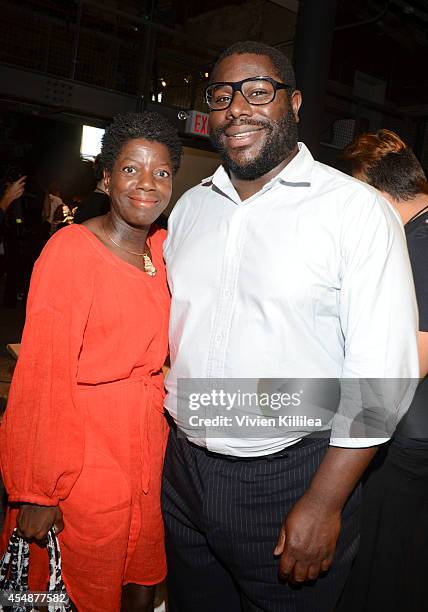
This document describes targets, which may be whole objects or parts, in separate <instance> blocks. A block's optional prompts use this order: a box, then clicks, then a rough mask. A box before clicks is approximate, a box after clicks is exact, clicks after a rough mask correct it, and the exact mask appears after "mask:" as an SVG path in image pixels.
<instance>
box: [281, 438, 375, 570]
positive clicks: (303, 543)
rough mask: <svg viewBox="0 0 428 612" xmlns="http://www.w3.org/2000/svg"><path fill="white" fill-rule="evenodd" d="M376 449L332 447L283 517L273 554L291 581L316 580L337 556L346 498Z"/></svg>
mask: <svg viewBox="0 0 428 612" xmlns="http://www.w3.org/2000/svg"><path fill="white" fill-rule="evenodd" d="M376 451H377V446H373V447H369V448H339V447H334V446H330V447H329V449H328V450H327V452H326V454H325V456H324V459H323V460H322V462H321V464H320V466H319V468H318V470H317V471H316V472H315V474H314V477H313V479H312V482H311V484H310V485H309V488H308V489H307V491H306V493H304V494H303V495H302V497H301V498H300V499H299V500H298V501H297V503H296V504H295V505H294V506H293V508H292V509H291V510H290V512H289V513H288V515H287V517H286V518H285V520H284V523H283V525H282V527H281V531H280V533H279V538H278V542H277V544H276V547H275V550H274V554H275V555H281V559H280V562H279V573H280V575H281V576H282V577H283V578H284V579H287V580H290V582H304V581H305V580H315V579H316V578H317V577H318V576H319V574H320V573H321V572H323V571H326V570H327V569H328V568H329V567H330V565H331V563H332V561H333V557H334V552H335V550H336V542H337V538H338V537H339V532H340V525H341V514H342V509H343V507H344V505H345V503H346V500H347V499H348V497H349V496H350V495H351V493H352V491H353V489H354V487H355V485H356V484H357V483H358V481H359V479H360V478H361V476H362V474H363V472H364V470H365V469H366V467H367V466H368V464H369V463H370V461H371V459H372V458H373V457H374V455H375V454H376Z"/></svg>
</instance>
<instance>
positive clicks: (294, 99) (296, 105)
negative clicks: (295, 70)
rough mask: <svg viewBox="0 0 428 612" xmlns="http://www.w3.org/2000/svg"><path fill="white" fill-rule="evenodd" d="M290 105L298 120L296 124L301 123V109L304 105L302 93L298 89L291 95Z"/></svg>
mask: <svg viewBox="0 0 428 612" xmlns="http://www.w3.org/2000/svg"><path fill="white" fill-rule="evenodd" d="M290 105H291V110H292V112H293V115H294V119H295V120H296V123H299V121H300V118H299V109H300V107H301V105H302V92H301V91H299V90H298V89H295V90H294V91H293V93H292V94H291V96H290Z"/></svg>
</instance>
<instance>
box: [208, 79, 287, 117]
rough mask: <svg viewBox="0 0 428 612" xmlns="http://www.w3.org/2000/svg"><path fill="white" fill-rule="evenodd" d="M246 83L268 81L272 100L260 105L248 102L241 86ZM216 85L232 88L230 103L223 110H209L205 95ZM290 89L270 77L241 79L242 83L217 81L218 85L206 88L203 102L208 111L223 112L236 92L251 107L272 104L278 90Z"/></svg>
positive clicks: (213, 84)
mask: <svg viewBox="0 0 428 612" xmlns="http://www.w3.org/2000/svg"><path fill="white" fill-rule="evenodd" d="M248 81H269V83H270V84H271V85H272V86H273V98H272V100H269V102H261V103H257V102H256V103H254V102H250V100H248V99H247V98H246V96H244V93H243V91H242V85H243V84H244V83H248ZM217 85H229V86H230V87H231V88H232V96H231V98H230V102H229V104H228V105H227V106H225V107H224V108H211V106H210V103H209V102H208V95H207V92H208V89H210V88H211V87H215V86H217ZM290 88H291V85H287V84H286V83H280V82H279V81H275V79H272V77H270V76H257V77H249V78H247V79H242V81H219V82H218V83H210V84H209V85H208V86H207V87H206V89H205V102H206V103H207V105H208V107H209V109H210V111H223V110H227V109H228V108H229V106H230V105H231V104H232V100H233V96H234V95H235V93H236V92H237V91H239V92H240V94H241V96H242V97H243V98H244V100H245V101H246V102H248V104H251V106H265V105H266V104H270V103H271V102H273V101H274V100H275V97H276V92H277V91H278V89H290Z"/></svg>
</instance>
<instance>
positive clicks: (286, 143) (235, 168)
mask: <svg viewBox="0 0 428 612" xmlns="http://www.w3.org/2000/svg"><path fill="white" fill-rule="evenodd" d="M232 125H237V123H236V122H234V121H231V122H229V123H228V124H227V125H226V126H223V127H219V128H217V129H215V130H213V131H212V132H211V134H210V138H211V142H212V144H213V146H214V147H215V148H216V149H217V151H218V152H219V153H220V156H221V158H222V160H223V163H224V165H225V166H226V168H227V169H228V170H229V171H230V172H231V173H232V174H233V175H234V176H236V178H238V179H241V180H245V181H253V180H255V179H258V178H260V177H261V176H263V175H264V174H267V173H268V172H270V171H271V170H273V168H275V167H276V166H278V165H279V164H280V163H281V162H282V161H283V160H284V159H286V158H287V157H288V156H289V155H290V154H291V153H292V151H293V150H294V149H295V147H296V145H297V141H298V131H297V122H296V120H295V118H294V115H293V112H292V110H291V108H289V109H288V112H287V115H285V116H284V117H282V118H281V119H278V120H277V121H269V120H266V121H263V122H262V121H251V120H248V119H244V120H240V121H239V125H253V126H260V127H263V128H265V129H266V130H267V132H268V134H267V138H266V140H265V142H264V145H263V146H262V148H261V150H260V152H259V154H258V155H257V157H255V158H254V159H252V160H248V161H247V160H245V159H243V160H242V162H239V161H238V160H237V159H232V158H231V157H230V155H229V153H228V151H227V150H226V147H225V145H224V141H223V139H222V136H223V135H224V133H225V131H226V130H227V129H228V128H229V127H231V126H232Z"/></svg>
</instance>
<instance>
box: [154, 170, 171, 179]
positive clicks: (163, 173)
mask: <svg viewBox="0 0 428 612" xmlns="http://www.w3.org/2000/svg"><path fill="white" fill-rule="evenodd" d="M156 176H160V177H161V178H168V177H169V176H171V175H170V173H169V172H168V170H158V171H157V172H156Z"/></svg>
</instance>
